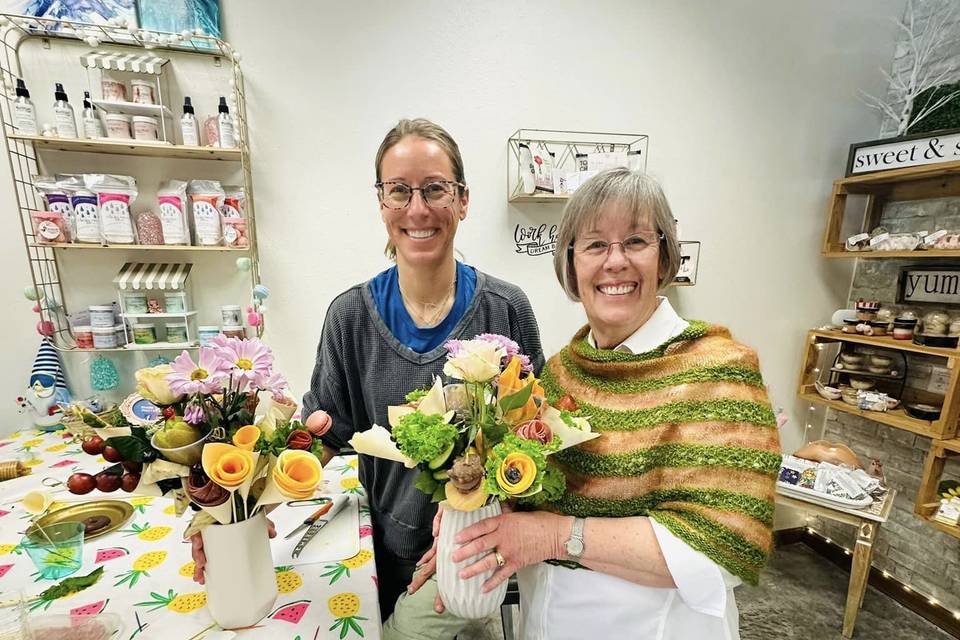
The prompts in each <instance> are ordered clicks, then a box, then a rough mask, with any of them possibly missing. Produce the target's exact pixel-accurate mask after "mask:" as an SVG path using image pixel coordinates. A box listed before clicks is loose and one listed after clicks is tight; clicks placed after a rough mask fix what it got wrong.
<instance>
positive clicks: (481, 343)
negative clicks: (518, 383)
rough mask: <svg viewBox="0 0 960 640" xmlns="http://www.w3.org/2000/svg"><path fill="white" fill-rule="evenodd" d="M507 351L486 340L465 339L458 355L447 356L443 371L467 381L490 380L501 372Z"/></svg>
mask: <svg viewBox="0 0 960 640" xmlns="http://www.w3.org/2000/svg"><path fill="white" fill-rule="evenodd" d="M505 355H506V351H505V350H504V348H503V347H501V346H500V345H498V344H496V343H493V342H487V341H486V340H464V341H462V342H461V343H460V349H459V350H458V351H457V354H456V355H450V356H448V357H447V362H446V364H444V365H443V372H444V373H445V374H446V375H448V376H450V377H451V378H456V379H457V380H463V381H465V382H489V381H490V380H492V379H493V378H494V377H495V376H496V375H497V374H499V373H500V361H501V360H502V359H503V357H504V356H505Z"/></svg>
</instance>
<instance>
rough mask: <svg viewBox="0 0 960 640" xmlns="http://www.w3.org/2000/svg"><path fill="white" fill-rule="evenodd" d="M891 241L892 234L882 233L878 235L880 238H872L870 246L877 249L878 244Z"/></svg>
mask: <svg viewBox="0 0 960 640" xmlns="http://www.w3.org/2000/svg"><path fill="white" fill-rule="evenodd" d="M889 239H890V234H889V233H881V234H880V235H878V236H875V237H873V238H870V246H871V247H875V246H877V245H878V244H880V243H881V242H886V241H887V240H889Z"/></svg>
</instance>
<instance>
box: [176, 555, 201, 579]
mask: <svg viewBox="0 0 960 640" xmlns="http://www.w3.org/2000/svg"><path fill="white" fill-rule="evenodd" d="M196 568H197V563H196V562H194V561H193V560H191V561H190V562H188V563H187V564H185V565H183V566H182V567H180V571H178V572H177V573H179V574H180V575H182V576H183V577H184V578H190V579H193V572H194V571H195V570H196Z"/></svg>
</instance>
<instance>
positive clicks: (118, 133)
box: [103, 113, 133, 140]
mask: <svg viewBox="0 0 960 640" xmlns="http://www.w3.org/2000/svg"><path fill="white" fill-rule="evenodd" d="M103 119H104V121H106V123H107V137H108V138H115V139H118V140H129V139H131V138H132V137H133V134H132V133H131V129H130V116H128V115H127V114H125V113H108V114H106V115H104V116H103Z"/></svg>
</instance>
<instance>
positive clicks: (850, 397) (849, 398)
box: [840, 387, 859, 406]
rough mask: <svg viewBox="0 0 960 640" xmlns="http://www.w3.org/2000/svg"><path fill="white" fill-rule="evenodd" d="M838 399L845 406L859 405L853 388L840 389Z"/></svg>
mask: <svg viewBox="0 0 960 640" xmlns="http://www.w3.org/2000/svg"><path fill="white" fill-rule="evenodd" d="M840 397H841V399H842V400H843V401H844V402H846V403H847V404H852V405H853V406H857V404H859V400H858V398H857V390H856V389H854V388H853V387H842V388H841V389H840Z"/></svg>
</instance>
